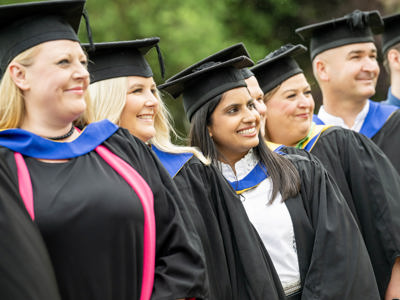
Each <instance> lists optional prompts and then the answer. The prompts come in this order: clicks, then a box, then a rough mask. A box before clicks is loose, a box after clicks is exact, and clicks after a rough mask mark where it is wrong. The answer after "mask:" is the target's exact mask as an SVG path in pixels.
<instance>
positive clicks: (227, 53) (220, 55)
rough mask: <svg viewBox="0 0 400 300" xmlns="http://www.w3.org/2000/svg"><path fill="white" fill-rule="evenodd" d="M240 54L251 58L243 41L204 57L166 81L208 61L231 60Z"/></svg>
mask: <svg viewBox="0 0 400 300" xmlns="http://www.w3.org/2000/svg"><path fill="white" fill-rule="evenodd" d="M239 56H247V57H249V58H250V54H249V52H248V51H247V49H246V47H245V46H244V44H243V43H237V44H235V45H232V46H230V47H228V48H225V49H223V50H221V51H218V52H217V53H214V54H212V55H210V56H208V57H207V58H205V59H202V60H201V61H199V62H197V63H196V64H194V65H192V66H190V67H188V68H186V69H184V70H183V71H181V72H179V73H177V74H175V75H174V76H172V77H170V78H169V79H167V80H166V82H168V81H173V80H175V79H177V78H180V77H184V76H186V75H188V74H190V73H192V70H193V69H195V68H197V67H198V66H201V65H202V64H204V63H206V62H211V61H214V62H221V61H227V60H230V59H232V58H235V57H239Z"/></svg>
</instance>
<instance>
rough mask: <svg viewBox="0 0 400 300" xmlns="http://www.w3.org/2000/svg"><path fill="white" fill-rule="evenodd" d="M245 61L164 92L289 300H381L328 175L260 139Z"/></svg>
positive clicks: (185, 76)
mask: <svg viewBox="0 0 400 300" xmlns="http://www.w3.org/2000/svg"><path fill="white" fill-rule="evenodd" d="M251 65H253V63H252V61H251V60H250V59H249V58H248V57H246V56H240V57H236V58H231V59H228V60H227V59H221V60H220V61H215V60H214V59H213V58H212V57H211V58H210V59H204V60H203V61H202V64H201V65H199V63H197V64H195V65H193V66H190V67H188V68H187V69H185V70H184V71H182V72H180V73H179V74H181V75H179V74H178V75H175V76H173V77H172V78H170V79H168V80H167V81H166V83H165V84H163V85H160V86H159V88H160V89H162V90H164V91H166V92H169V93H170V94H171V95H172V96H174V97H178V96H179V95H181V94H182V95H183V104H184V108H185V112H186V115H187V117H188V119H189V120H190V123H191V130H190V139H191V145H192V146H198V147H199V148H200V149H201V150H202V151H203V153H204V154H205V155H206V156H208V157H210V158H211V160H212V162H213V163H214V164H215V165H217V166H218V167H219V168H220V169H221V171H222V172H223V174H224V176H225V177H226V178H227V179H228V180H229V181H230V183H231V186H232V187H233V188H234V189H235V190H236V192H237V193H239V194H240V195H241V196H242V203H243V205H244V207H245V209H246V212H247V214H248V215H249V218H250V220H251V222H252V223H253V225H254V226H255V228H256V229H257V231H258V233H259V235H260V237H261V239H262V241H263V242H264V245H265V247H266V248H267V250H268V252H269V254H270V255H271V259H272V261H273V263H274V266H275V268H276V270H277V272H278V275H279V278H280V280H281V282H282V285H283V287H284V291H285V294H286V296H287V299H291V300H292V299H303V300H304V299H379V293H378V289H377V286H376V283H375V278H374V275H373V270H372V266H371V263H370V261H369V257H368V253H367V250H366V248H365V245H364V242H363V240H362V237H361V234H360V232H359V230H358V227H357V224H356V221H355V220H354V218H353V217H352V215H351V212H350V210H349V208H348V206H347V204H346V202H345V200H344V199H343V196H342V195H341V193H340V191H339V190H338V188H337V186H336V185H335V184H334V183H333V181H332V179H331V177H330V176H329V175H328V174H327V172H326V170H325V169H324V168H323V167H322V166H321V165H320V163H319V161H318V160H316V159H314V158H313V157H312V156H310V155H309V154H308V153H306V152H305V153H306V155H307V156H308V157H301V156H298V155H286V156H282V155H280V154H277V153H274V152H272V151H270V150H269V149H268V147H267V146H266V144H265V143H264V142H263V139H262V137H261V136H260V135H259V129H260V128H259V126H260V116H259V114H258V112H257V110H256V109H255V105H254V99H252V98H251V96H250V94H249V92H248V89H247V86H246V83H245V81H244V77H243V74H242V72H241V69H242V68H244V67H249V66H251Z"/></svg>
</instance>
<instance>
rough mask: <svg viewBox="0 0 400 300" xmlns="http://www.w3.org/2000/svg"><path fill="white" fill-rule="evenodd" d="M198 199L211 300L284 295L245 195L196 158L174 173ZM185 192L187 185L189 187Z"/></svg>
mask: <svg viewBox="0 0 400 300" xmlns="http://www.w3.org/2000/svg"><path fill="white" fill-rule="evenodd" d="M174 181H175V182H176V184H177V186H179V188H180V190H181V189H182V188H183V189H185V187H187V191H186V195H188V197H190V199H193V206H192V208H191V215H192V216H196V215H198V220H197V222H196V223H197V224H198V225H197V226H196V227H197V228H200V229H201V230H200V232H201V239H202V243H203V246H204V250H205V255H206V263H207V274H208V278H209V281H210V283H209V286H210V299H232V300H263V299H270V300H274V299H284V293H283V290H282V287H281V284H280V280H279V277H278V275H277V274H276V271H275V268H274V267H273V264H272V261H271V260H270V258H269V255H268V253H267V251H266V250H265V248H264V246H263V243H262V241H261V239H260V238H259V237H258V234H257V233H256V231H255V230H254V228H253V227H252V224H251V222H250V220H249V219H248V216H247V214H246V211H245V210H244V207H243V205H242V203H241V199H240V197H239V196H238V195H237V194H236V193H235V191H234V190H233V189H232V188H231V186H230V185H229V183H228V182H227V181H226V179H225V177H224V176H223V175H222V174H221V172H220V171H219V170H218V169H217V168H216V167H215V166H213V165H208V166H205V165H204V164H203V163H201V162H200V161H199V160H198V159H196V158H192V159H191V160H190V161H189V162H188V163H187V164H186V165H185V166H184V167H183V168H182V169H181V171H180V172H179V173H178V174H177V175H176V176H175V177H174ZM185 190H186V189H185Z"/></svg>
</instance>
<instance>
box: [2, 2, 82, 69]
mask: <svg viewBox="0 0 400 300" xmlns="http://www.w3.org/2000/svg"><path fill="white" fill-rule="evenodd" d="M85 2H86V0H64V1H44V2H43V1H42V2H29V3H21V4H10V5H1V6H0V72H1V73H0V74H1V75H2V74H3V73H4V72H5V70H6V68H7V65H8V64H9V63H10V62H11V61H12V60H13V59H14V58H15V57H16V56H17V55H18V54H20V53H21V52H23V51H25V50H27V49H29V48H32V47H33V46H36V45H38V44H41V43H44V42H47V41H52V40H63V39H66V40H73V41H79V39H78V36H77V32H78V29H79V24H80V21H81V17H82V14H83V8H84V5H85Z"/></svg>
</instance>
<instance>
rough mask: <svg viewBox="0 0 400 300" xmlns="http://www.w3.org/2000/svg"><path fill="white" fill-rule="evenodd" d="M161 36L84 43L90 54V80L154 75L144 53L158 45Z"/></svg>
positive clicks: (92, 81)
mask: <svg viewBox="0 0 400 300" xmlns="http://www.w3.org/2000/svg"><path fill="white" fill-rule="evenodd" d="M159 41H160V38H158V37H154V38H146V39H140V40H133V41H119V42H107V43H95V44H94V48H93V45H91V44H83V45H82V46H83V48H84V49H85V50H86V51H87V53H88V55H89V65H88V70H89V73H90V82H91V83H94V82H96V81H101V80H106V79H110V78H116V77H125V76H141V77H152V76H153V71H152V70H151V68H150V65H149V64H148V62H147V61H146V59H145V57H144V55H146V53H147V52H148V51H149V50H150V49H151V48H153V47H155V46H156V45H157V43H158V42H159Z"/></svg>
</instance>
